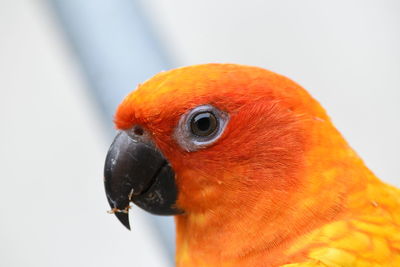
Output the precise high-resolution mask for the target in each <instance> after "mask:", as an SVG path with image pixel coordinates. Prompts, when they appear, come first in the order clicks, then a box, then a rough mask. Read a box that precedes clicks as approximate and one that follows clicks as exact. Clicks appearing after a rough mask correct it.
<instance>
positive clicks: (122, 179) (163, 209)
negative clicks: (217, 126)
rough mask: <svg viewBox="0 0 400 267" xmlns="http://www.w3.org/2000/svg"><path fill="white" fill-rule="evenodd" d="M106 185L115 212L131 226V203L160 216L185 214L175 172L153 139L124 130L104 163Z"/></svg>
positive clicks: (120, 219)
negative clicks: (145, 139) (176, 203)
mask: <svg viewBox="0 0 400 267" xmlns="http://www.w3.org/2000/svg"><path fill="white" fill-rule="evenodd" d="M104 185H105V189H106V194H107V199H108V203H109V204H110V206H111V209H112V210H111V211H112V212H113V213H114V214H115V215H116V216H117V218H118V220H119V221H120V222H121V223H122V224H123V225H125V227H126V228H128V229H130V225H129V216H128V211H129V203H130V202H131V201H132V202H133V203H135V204H136V205H137V206H139V207H141V208H142V209H144V210H146V211H148V212H151V213H153V214H158V215H174V214H179V213H182V212H181V210H179V209H178V208H177V207H176V206H175V202H176V199H177V196H178V190H177V187H176V184H175V173H174V171H173V170H172V168H171V166H170V165H169V164H168V161H167V160H166V159H165V158H164V156H163V155H162V154H161V153H160V152H159V151H158V150H157V149H156V148H155V147H154V145H153V144H151V143H150V142H142V141H140V140H139V138H138V139H135V138H134V137H130V136H128V134H127V133H126V132H124V131H122V132H120V133H119V134H118V135H117V136H116V137H115V139H114V141H113V143H112V144H111V147H110V149H109V150H108V154H107V157H106V162H105V166H104Z"/></svg>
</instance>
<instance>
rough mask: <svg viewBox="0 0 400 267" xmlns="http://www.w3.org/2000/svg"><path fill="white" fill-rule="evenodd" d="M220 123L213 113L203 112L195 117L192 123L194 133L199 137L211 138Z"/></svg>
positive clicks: (191, 127)
mask: <svg viewBox="0 0 400 267" xmlns="http://www.w3.org/2000/svg"><path fill="white" fill-rule="evenodd" d="M217 124H218V121H217V118H216V117H215V115H214V114H212V113H211V112H208V111H207V112H202V113H198V114H196V115H195V116H193V118H192V120H191V122H190V129H191V130H192V133H193V134H195V135H198V136H209V135H211V134H212V133H214V132H215V130H216V129H217V126H218V125H217Z"/></svg>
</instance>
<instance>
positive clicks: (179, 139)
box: [105, 64, 346, 229]
mask: <svg viewBox="0 0 400 267" xmlns="http://www.w3.org/2000/svg"><path fill="white" fill-rule="evenodd" d="M115 124H116V128H117V129H118V130H119V133H118V134H117V136H116V138H115V140H114V142H113V144H112V145H111V147H110V149H109V152H108V154H107V158H106V163H105V188H106V193H107V198H108V201H109V204H110V205H111V208H112V210H113V211H114V214H115V215H116V216H117V217H118V219H119V220H120V221H121V222H122V223H123V224H124V225H125V226H126V227H127V228H129V220H128V210H129V204H130V202H133V203H134V204H136V205H138V206H139V207H141V208H143V209H145V210H146V211H149V212H151V213H154V214H160V215H178V216H177V217H181V216H190V215H195V214H197V215H199V214H203V215H204V214H209V217H210V218H211V217H212V216H220V215H221V214H224V215H221V216H220V217H219V221H221V220H224V218H225V217H224V216H225V215H226V216H236V217H243V218H245V217H246V213H247V212H249V213H251V212H255V211H256V210H257V209H262V211H263V212H262V214H263V218H264V219H265V218H266V217H267V218H268V221H270V222H273V224H271V227H274V228H275V229H278V228H279V225H280V224H282V223H283V222H285V221H288V220H297V219H298V220H300V221H304V222H306V220H305V219H304V216H311V215H312V214H317V213H318V212H319V211H318V210H315V211H314V210H313V211H312V212H306V213H302V214H303V215H296V214H300V211H302V210H303V211H304V210H307V209H308V207H307V205H308V204H309V206H312V205H311V203H310V202H313V201H324V199H325V198H327V197H329V195H330V193H329V191H330V190H332V188H334V187H335V184H334V183H335V181H333V180H332V181H331V182H330V183H329V182H328V180H329V179H322V178H321V179H317V178H316V177H315V173H317V169H318V168H319V167H318V166H320V165H321V166H320V169H327V168H326V166H322V165H323V163H324V162H329V157H330V156H329V154H328V155H326V154H327V153H323V154H321V153H319V152H318V151H319V150H318V149H320V150H321V149H332V151H334V148H335V147H336V146H346V144H345V142H344V141H343V139H342V138H341V137H340V134H338V133H337V132H336V130H335V128H334V127H333V126H332V125H331V123H330V120H329V118H328V116H327V115H326V113H325V111H324V109H323V108H322V107H321V106H320V105H319V104H318V102H317V101H316V100H314V99H313V98H312V97H311V96H310V95H309V94H308V93H307V92H306V91H305V90H304V89H303V88H302V87H301V86H299V85H298V84H296V83H295V82H293V81H291V80H290V79H288V78H286V77H284V76H281V75H278V74H275V73H273V72H270V71H267V70H265V69H261V68H257V67H250V66H243V65H235V64H204V65H196V66H189V67H184V68H179V69H175V70H171V71H167V72H162V73H160V74H158V75H156V76H154V77H153V78H151V79H150V80H148V81H146V82H145V83H143V84H141V85H139V86H138V88H137V90H135V91H133V92H132V93H130V94H129V95H128V96H127V97H126V98H125V99H124V100H123V102H122V103H121V104H120V105H119V107H118V109H117V112H116V115H115ZM321 132H323V133H324V134H320V133H321ZM316 144H319V145H318V146H317V145H316ZM317 147H318V149H316V148H317ZM332 153H333V152H332ZM321 155H324V156H323V157H322V156H321ZM328 169H329V168H328ZM310 170H314V172H312V173H311V172H310ZM321 184H325V187H324V188H325V191H324V190H322V189H321ZM317 189H318V190H320V191H321V193H320V194H319V195H321V198H318V197H317V198H313V199H312V200H311V199H309V198H307V197H306V196H307V195H309V194H310V193H312V191H313V190H314V191H315V190H317ZM322 192H324V193H322ZM335 196H337V190H336V189H335ZM304 199H307V201H306V202H305V200H304ZM320 209H321V210H325V211H326V210H328V209H329V210H330V213H333V212H334V211H335V210H336V209H337V207H336V206H334V205H327V206H326V207H325V208H320ZM221 210H224V212H223V213H222V212H219V211H221ZM293 211H295V213H294V214H293ZM297 211H299V212H297ZM321 212H322V211H321ZM228 214H229V215H228ZM288 214H290V216H289V215H288ZM204 216H206V215H204ZM204 216H203V217H201V218H203V219H204V218H205V217H204ZM207 216H208V215H207ZM296 216H297V217H299V216H301V218H300V217H299V218H297V217H296ZM199 218H200V217H199V216H197V221H199V220H200V219H199Z"/></svg>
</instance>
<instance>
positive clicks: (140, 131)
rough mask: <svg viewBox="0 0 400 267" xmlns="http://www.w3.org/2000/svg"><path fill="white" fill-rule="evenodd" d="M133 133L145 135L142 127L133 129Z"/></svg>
mask: <svg viewBox="0 0 400 267" xmlns="http://www.w3.org/2000/svg"><path fill="white" fill-rule="evenodd" d="M133 133H134V134H136V135H140V136H141V135H143V134H144V130H143V128H142V127H140V126H135V128H133Z"/></svg>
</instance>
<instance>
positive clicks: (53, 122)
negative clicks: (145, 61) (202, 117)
mask: <svg viewBox="0 0 400 267" xmlns="http://www.w3.org/2000/svg"><path fill="white" fill-rule="evenodd" d="M141 4H142V6H143V8H144V9H145V13H146V14H147V16H148V17H149V18H150V19H151V20H152V23H153V28H154V29H155V31H156V32H157V33H158V34H159V37H160V38H159V39H160V40H161V41H162V43H163V44H165V45H166V47H167V50H168V51H169V52H170V53H171V55H172V58H173V59H175V60H176V61H177V62H179V65H189V64H198V63H204V62H234V63H242V64H251V65H258V66H262V67H265V68H268V69H271V70H273V71H276V72H279V73H281V74H284V75H286V76H288V77H290V78H292V79H294V80H295V81H297V82H299V83H300V84H302V85H303V86H304V87H305V88H307V89H308V90H309V91H310V92H311V93H312V94H313V95H314V96H315V97H316V98H317V99H318V100H319V101H320V102H321V103H322V104H323V106H324V107H326V108H327V110H328V113H329V114H330V115H331V117H332V118H333V121H334V122H335V124H336V126H337V127H338V128H339V130H341V132H342V133H343V134H344V135H345V136H346V138H347V139H348V141H349V143H350V144H351V145H352V146H353V147H354V148H355V149H356V151H357V152H359V154H360V155H361V156H362V157H363V158H364V159H365V161H366V163H367V165H368V166H370V168H371V169H372V170H373V171H374V172H375V173H376V174H377V175H378V176H380V177H381V178H382V179H383V180H385V181H387V182H390V183H392V184H396V185H398V186H400V164H399V158H400V156H399V151H400V119H399V116H400V105H399V101H400V49H399V47H400V2H399V1H396V0H393V1H369V0H368V1H366V0H363V1H361V0H359V1H344V0H343V1H330V2H329V3H328V2H327V1H318V0H314V1H311V0H305V1H287V0H284V1H261V0H259V1H256V0H252V1H233V0H218V1H212V0H203V1H194V0H193V1H188V0H174V1H169V0H142V1H141ZM50 11H51V10H50V9H48V8H47V7H46V2H44V1H39V0H32V1H23V0H9V1H6V0H3V1H0V38H1V39H0V122H1V125H2V127H1V132H0V162H1V163H0V166H1V176H0V177H1V178H0V200H1V201H0V214H1V220H0V266H167V265H168V264H166V262H168V260H167V258H166V257H167V256H166V254H165V253H164V249H163V248H162V247H161V246H162V245H161V243H159V238H158V237H157V234H156V231H154V230H153V229H152V228H151V226H150V225H149V223H148V222H147V221H146V219H145V218H144V217H143V216H142V215H141V214H142V213H141V212H140V211H139V210H134V213H135V214H134V216H131V221H132V225H133V231H132V232H128V231H126V230H125V229H124V228H123V227H122V226H121V225H119V224H118V222H117V221H116V219H115V218H113V217H112V216H111V215H108V214H106V213H105V210H106V209H107V208H108V204H107V203H106V199H105V195H104V190H103V185H102V169H103V161H104V156H105V153H106V150H107V146H108V145H109V144H106V142H105V140H106V138H105V136H104V132H106V130H105V129H104V128H103V125H102V124H101V123H100V122H101V120H102V119H103V118H99V116H100V115H99V114H100V113H99V112H98V110H97V109H96V108H95V107H96V106H95V105H94V103H93V102H92V98H93V96H92V95H91V94H90V93H87V88H86V84H85V83H84V78H83V77H81V76H82V74H80V72H79V67H78V65H77V62H75V61H74V55H73V54H72V52H71V50H70V47H69V46H68V45H67V44H66V42H65V40H64V39H63V36H62V34H61V29H60V28H58V25H57V24H56V23H55V20H54V17H53V14H51V12H50ZM133 87H134V86H133Z"/></svg>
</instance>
